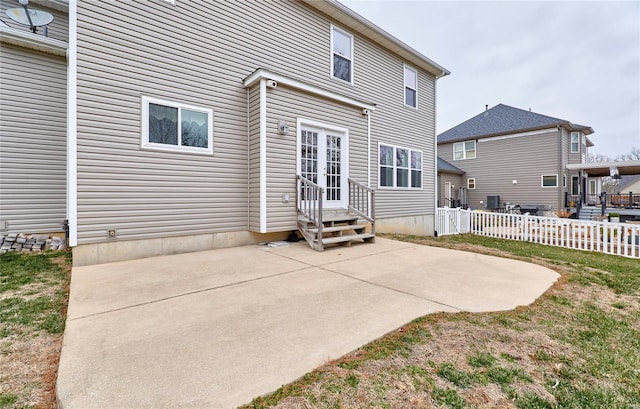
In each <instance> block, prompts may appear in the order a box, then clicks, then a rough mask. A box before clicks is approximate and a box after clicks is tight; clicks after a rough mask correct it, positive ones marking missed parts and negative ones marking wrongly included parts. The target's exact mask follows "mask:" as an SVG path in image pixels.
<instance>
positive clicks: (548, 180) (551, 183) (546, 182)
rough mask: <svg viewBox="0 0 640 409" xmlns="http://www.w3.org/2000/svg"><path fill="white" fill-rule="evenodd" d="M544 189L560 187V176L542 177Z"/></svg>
mask: <svg viewBox="0 0 640 409" xmlns="http://www.w3.org/2000/svg"><path fill="white" fill-rule="evenodd" d="M541 186H542V187H558V175H542V181H541Z"/></svg>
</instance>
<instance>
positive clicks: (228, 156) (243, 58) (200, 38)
mask: <svg viewBox="0 0 640 409" xmlns="http://www.w3.org/2000/svg"><path fill="white" fill-rule="evenodd" d="M78 15H79V18H78V36H79V40H78V90H79V92H78V242H79V244H83V243H91V242H100V241H104V240H105V234H106V229H108V228H109V229H111V228H115V229H117V230H118V238H120V239H141V238H152V237H163V236H167V235H171V236H177V235H184V234H197V233H204V232H221V231H241V230H247V229H250V230H255V229H256V223H257V220H256V219H255V217H254V215H255V213H256V209H257V210H258V211H259V207H258V208H256V206H259V205H257V204H256V200H255V192H256V190H255V188H256V187H255V185H254V183H255V182H256V180H257V179H256V175H255V170H256V168H255V163H254V162H253V159H254V158H255V154H256V151H255V149H256V146H255V145H254V142H255V141H256V138H258V139H259V132H258V133H257V132H256V130H255V129H254V126H255V123H254V122H255V120H256V119H255V118H252V125H250V127H251V132H250V140H251V145H250V146H248V145H247V143H248V142H247V117H246V116H247V101H246V99H247V96H246V90H245V89H244V88H243V86H242V80H243V79H244V78H245V77H246V76H248V75H249V74H250V73H252V72H253V71H254V70H256V69H257V68H266V69H269V70H272V71H275V72H278V73H280V74H283V75H286V76H289V77H292V78H295V79H298V80H301V81H305V82H308V83H311V84H313V85H316V86H318V87H321V88H323V89H327V90H330V91H333V92H336V93H339V94H343V95H348V96H350V97H352V98H356V99H359V100H362V101H365V102H372V103H375V104H378V109H377V110H376V111H375V112H374V113H373V115H372V120H371V123H372V129H371V139H372V146H374V147H376V148H377V142H378V141H382V142H385V143H392V144H397V145H400V146H405V147H408V148H412V149H418V150H422V151H423V155H424V156H423V163H424V171H423V189H422V190H420V191H385V192H379V194H378V195H377V205H378V207H377V215H378V216H380V217H394V216H402V215H417V214H428V213H433V207H434V206H433V200H434V193H433V192H434V188H435V186H434V183H435V181H434V175H433V171H432V169H433V163H434V161H435V156H434V153H433V152H434V142H433V141H434V134H435V126H434V118H435V107H434V98H435V91H434V83H435V79H434V77H433V76H432V75H430V74H428V73H426V72H424V71H421V70H418V77H419V82H418V87H419V88H418V106H419V109H418V111H416V110H413V109H411V108H407V107H405V106H404V97H403V95H404V86H403V60H401V59H400V58H398V57H397V56H395V55H393V54H390V53H389V52H388V51H386V50H384V49H382V48H381V47H380V46H378V45H376V44H374V43H372V42H370V41H369V40H367V39H365V38H363V37H361V36H359V35H357V34H355V33H352V34H354V37H355V44H354V85H353V86H351V85H348V84H345V83H344V82H342V81H338V80H334V79H332V78H331V76H330V24H331V21H330V20H329V19H328V18H326V17H325V16H324V15H322V14H319V13H317V12H316V11H314V10H312V9H310V8H308V7H307V6H305V5H302V4H299V3H297V2H284V1H270V2H210V1H193V2H183V1H178V2H176V5H172V4H170V3H167V2H163V1H146V2H105V1H100V2H99V1H88V2H79V4H78ZM114 16H117V18H114ZM265 16H287V18H285V19H282V18H266V17H265ZM343 28H345V29H348V27H343ZM253 92H256V93H257V90H255V91H254V90H252V93H253ZM143 95H144V96H149V97H156V98H163V99H167V100H171V101H176V102H182V103H186V104H191V105H196V106H201V107H204V108H211V109H213V111H214V142H213V143H214V147H213V148H214V154H213V156H201V155H190V154H182V153H169V152H157V151H146V150H142V149H141V148H140V122H141V119H140V115H141V104H140V97H141V96H143ZM253 103H255V101H253ZM270 109H271V108H270ZM300 109H301V110H303V109H305V108H304V107H302V106H301V107H300ZM330 114H333V113H326V115H327V116H328V117H329V115H330ZM318 119H319V120H322V121H323V122H331V117H329V120H327V119H324V118H318ZM273 125H274V124H273V123H270V124H269V126H271V127H273ZM289 125H290V126H291V125H292V124H291V123H290V124H289ZM293 128H295V126H293ZM248 150H249V151H250V155H249V156H250V157H251V168H250V171H251V177H250V180H249V181H247V169H248V166H249V163H250V161H249V158H248V156H247V151H248ZM281 153H282V154H284V152H281ZM277 154H278V152H276V151H275V150H274V155H276V156H274V159H276V160H277V159H278V156H277ZM289 155H291V157H290V158H289V162H290V161H291V160H293V161H295V149H294V150H292V151H290V152H289ZM258 157H259V156H258ZM268 160H269V161H271V158H269V159H268ZM376 164H377V149H372V184H374V186H377V168H376V166H375V165H376ZM352 165H353V166H354V169H357V167H358V166H361V167H362V166H364V167H366V161H365V162H364V163H361V164H355V163H353V164H352ZM355 173H357V171H356V170H354V174H355ZM258 178H259V176H258ZM363 179H366V177H365V178H363ZM291 180H293V179H291ZM287 183H289V182H287ZM248 186H249V187H248ZM271 187H272V188H273V189H274V191H272V192H270V191H269V188H271ZM290 188H291V185H290V184H289V185H286V186H284V185H283V186H280V185H277V184H271V185H269V186H268V192H267V193H268V195H270V196H269V202H270V204H271V205H272V206H271V207H273V208H272V209H271V207H270V210H271V215H269V212H268V217H272V216H273V217H275V219H274V221H273V223H272V224H270V226H269V229H270V230H271V229H278V228H284V227H285V226H287V228H289V226H290V225H289V220H290V219H289V216H284V214H285V213H286V214H289V207H290V204H288V205H287V206H284V207H282V206H280V205H278V206H276V204H275V203H274V202H275V201H277V200H280V201H281V193H280V192H281V191H282V190H288V189H290ZM249 194H250V195H251V197H250V198H248V195H249ZM248 199H250V200H248ZM249 201H250V202H251V204H250V205H248V204H247V203H248V202H249ZM248 206H249V208H248ZM279 212H281V213H279ZM247 214H249V215H250V216H249V217H247ZM269 223H271V221H269Z"/></svg>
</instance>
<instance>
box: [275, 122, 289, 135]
mask: <svg viewBox="0 0 640 409" xmlns="http://www.w3.org/2000/svg"><path fill="white" fill-rule="evenodd" d="M278 133H279V134H280V135H286V134H288V133H289V125H287V123H286V122H285V121H279V122H278Z"/></svg>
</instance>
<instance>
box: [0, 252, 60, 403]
mask: <svg viewBox="0 0 640 409" xmlns="http://www.w3.org/2000/svg"><path fill="white" fill-rule="evenodd" d="M51 261H52V262H54V263H55V264H57V265H59V266H60V267H62V269H63V272H64V274H65V277H66V278H65V279H62V280H61V279H60V277H59V272H56V273H55V274H54V275H51V276H50V277H46V278H42V279H40V278H41V277H38V281H37V282H34V283H30V284H27V285H23V286H21V287H20V288H19V289H16V290H8V291H5V292H3V293H2V294H1V295H0V297H1V298H0V300H7V299H9V298H16V299H21V300H23V301H31V300H35V299H36V298H41V297H42V298H59V297H60V296H61V295H60V292H62V293H63V294H64V295H63V297H64V311H62V316H63V317H66V305H67V300H68V294H69V288H68V287H69V277H70V273H71V265H70V261H68V260H67V258H66V257H65V256H60V257H56V258H53V259H51ZM10 326H11V329H10V330H11V334H10V335H8V336H5V337H1V338H0V394H2V395H3V396H5V399H6V398H7V397H15V398H16V401H15V402H13V403H11V405H12V406H10V407H16V408H21V407H35V408H39V409H53V408H56V407H57V405H56V396H55V383H56V376H57V372H58V360H59V357H60V351H61V347H62V334H61V333H60V334H52V333H49V332H47V331H45V330H41V329H37V328H34V327H33V326H26V325H20V324H17V323H12V324H10ZM12 399H13V398H12Z"/></svg>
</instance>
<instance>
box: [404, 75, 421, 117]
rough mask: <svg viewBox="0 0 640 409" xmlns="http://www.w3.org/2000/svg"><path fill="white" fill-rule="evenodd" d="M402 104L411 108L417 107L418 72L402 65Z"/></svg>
mask: <svg viewBox="0 0 640 409" xmlns="http://www.w3.org/2000/svg"><path fill="white" fill-rule="evenodd" d="M404 104H405V105H407V106H410V107H413V108H417V107H418V72H417V71H416V70H414V69H413V68H409V67H407V66H406V65H405V66H404Z"/></svg>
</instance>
